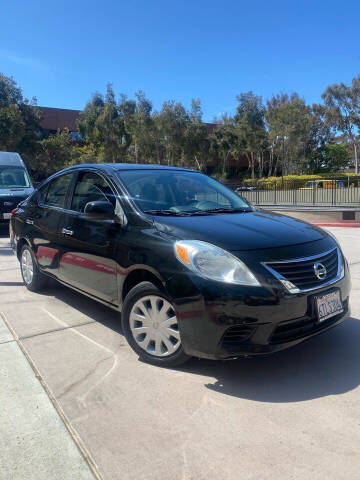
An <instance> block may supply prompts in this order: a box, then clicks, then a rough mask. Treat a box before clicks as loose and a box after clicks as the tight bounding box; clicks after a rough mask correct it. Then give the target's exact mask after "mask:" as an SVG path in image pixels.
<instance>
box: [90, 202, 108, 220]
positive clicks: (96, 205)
mask: <svg viewBox="0 0 360 480" xmlns="http://www.w3.org/2000/svg"><path fill="white" fill-rule="evenodd" d="M84 213H85V215H88V216H89V217H93V218H99V219H101V218H102V219H112V218H114V217H115V210H114V207H113V206H112V204H111V203H110V202H106V201H103V200H100V201H97V202H88V203H87V204H86V205H85V209H84Z"/></svg>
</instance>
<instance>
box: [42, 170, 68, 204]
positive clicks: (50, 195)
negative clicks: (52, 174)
mask: <svg viewBox="0 0 360 480" xmlns="http://www.w3.org/2000/svg"><path fill="white" fill-rule="evenodd" d="M72 177H73V175H72V173H69V174H67V175H61V177H57V178H55V179H54V180H52V181H51V182H50V183H49V184H48V186H47V192H46V194H45V195H44V197H45V199H43V203H44V204H45V205H49V206H51V207H59V208H64V206H65V198H66V193H67V190H68V188H69V185H70V182H71V180H72ZM44 193H45V192H44Z"/></svg>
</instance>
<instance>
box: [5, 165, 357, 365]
mask: <svg viewBox="0 0 360 480" xmlns="http://www.w3.org/2000/svg"><path fill="white" fill-rule="evenodd" d="M10 237H11V242H12V245H13V248H14V250H15V252H16V255H17V257H18V259H19V261H20V266H21V272H22V276H23V280H24V283H25V285H26V287H27V288H28V289H29V290H32V291H36V290H40V289H41V288H43V287H44V286H45V285H46V283H47V281H48V279H49V278H50V277H51V278H54V279H56V280H58V281H59V282H61V283H63V284H64V285H67V286H69V287H71V288H73V289H75V290H77V291H78V292H81V293H83V294H85V295H88V296H90V297H92V298H94V299H96V300H98V301H100V302H102V303H104V304H106V305H108V306H109V307H112V308H114V309H116V310H118V311H119V312H121V321H122V326H123V332H124V334H125V336H126V339H127V340H128V342H129V344H130V346H131V347H132V348H133V350H135V352H137V353H138V355H139V356H140V357H142V358H143V359H145V360H146V361H148V362H151V363H154V364H158V365H167V366H174V365H178V364H181V363H183V362H184V361H186V360H187V359H188V358H190V356H198V357H204V358H210V359H226V358H234V357H239V356H253V355H261V354H267V353H271V352H275V351H278V350H281V349H284V348H286V347H289V346H291V345H295V344H296V343H298V342H300V341H302V340H304V339H306V338H309V337H311V336H313V335H315V334H317V333H319V332H322V331H325V330H327V329H329V328H331V327H333V326H335V325H337V324H338V323H340V322H342V321H343V320H344V319H345V318H346V316H347V315H348V314H349V292H350V278H349V271H348V266H347V262H346V260H345V258H344V256H343V254H342V252H341V249H340V247H339V245H338V244H337V242H336V240H335V239H334V238H333V237H332V236H331V235H330V234H328V233H326V232H325V231H323V230H321V229H319V228H317V227H314V226H312V225H310V224H308V223H304V222H302V221H299V220H296V219H293V218H290V217H286V216H283V215H278V214H273V213H269V212H263V211H260V210H256V209H254V208H253V207H252V206H251V205H249V204H248V203H247V202H246V201H245V200H244V199H242V198H241V197H239V196H238V195H237V194H235V193H234V192H232V191H231V190H229V189H228V188H226V187H225V186H224V185H222V184H220V183H219V182H217V181H215V180H214V179H212V178H209V177H207V176H206V175H203V174H201V173H199V172H196V171H193V170H188V169H181V168H172V167H165V166H159V165H130V164H106V165H105V164H104V165H81V166H75V167H70V168H68V169H65V170H62V171H61V172H59V173H57V174H56V175H53V176H52V177H50V178H49V179H48V180H47V181H45V182H44V183H43V184H42V185H41V186H40V187H39V188H38V189H37V190H36V191H35V192H34V193H33V195H31V196H30V197H29V198H28V199H27V200H25V201H24V202H22V203H21V204H20V205H19V207H18V209H17V210H15V211H14V212H13V214H12V217H11V222H10ZM119 321H120V315H119Z"/></svg>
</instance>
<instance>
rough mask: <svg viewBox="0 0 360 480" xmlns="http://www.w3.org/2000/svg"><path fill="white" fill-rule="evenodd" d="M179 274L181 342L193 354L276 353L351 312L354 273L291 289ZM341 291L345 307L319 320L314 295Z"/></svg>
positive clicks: (173, 291) (173, 290) (173, 287)
mask: <svg viewBox="0 0 360 480" xmlns="http://www.w3.org/2000/svg"><path fill="white" fill-rule="evenodd" d="M196 283H197V284H196V287H194V285H193V284H192V282H191V281H190V280H189V278H188V279H187V282H186V281H185V279H184V278H182V279H180V278H179V277H178V276H176V277H174V279H172V281H170V282H168V285H167V290H168V293H169V295H170V296H171V297H172V298H173V300H174V303H175V306H176V313H177V317H178V322H179V329H180V333H181V340H182V345H183V348H184V350H185V352H186V353H187V354H189V355H193V356H197V357H203V358H208V359H229V358H235V357H241V356H257V355H265V354H270V353H274V352H277V351H280V350H283V349H285V348H288V347H290V346H293V345H296V344H297V343H299V342H302V341H303V340H306V339H308V338H311V337H313V336H314V335H317V334H319V333H321V332H324V331H326V330H328V329H330V328H332V327H334V326H336V325H338V324H340V323H341V322H343V321H344V320H345V319H346V318H347V317H348V316H349V314H350V308H349V294H350V288H351V283H350V275H349V271H348V267H347V266H346V269H345V275H344V277H343V278H342V279H341V280H339V281H337V282H336V283H333V284H332V285H330V286H327V287H324V288H318V289H316V290H313V291H311V292H306V293H298V294H290V293H286V292H285V291H283V290H281V289H278V290H269V289H266V288H260V289H255V288H253V289H252V291H251V289H250V288H248V289H247V290H245V291H244V289H243V288H241V287H239V286H236V285H222V284H220V283H218V282H210V281H207V280H201V279H199V278H197V281H196ZM336 289H338V290H340V294H341V300H342V304H343V310H344V311H343V312H342V313H340V314H338V315H336V316H334V317H331V318H329V319H327V320H325V321H322V322H319V321H318V319H317V313H316V311H315V297H316V296H319V295H325V294H326V293H329V292H331V291H334V290H336Z"/></svg>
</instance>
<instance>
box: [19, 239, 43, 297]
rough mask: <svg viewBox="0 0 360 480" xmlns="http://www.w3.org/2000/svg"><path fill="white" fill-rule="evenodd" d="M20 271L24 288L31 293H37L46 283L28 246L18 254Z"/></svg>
mask: <svg viewBox="0 0 360 480" xmlns="http://www.w3.org/2000/svg"><path fill="white" fill-rule="evenodd" d="M20 269H21V275H22V278H23V281H24V283H25V286H26V288H27V289H28V290H30V291H31V292H38V291H40V290H42V289H43V288H44V286H45V285H46V283H47V278H46V277H45V275H43V274H42V273H40V271H39V269H38V267H37V264H36V261H35V257H34V254H33V252H32V251H31V248H30V247H29V246H28V245H24V246H23V247H22V249H21V253H20Z"/></svg>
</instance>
